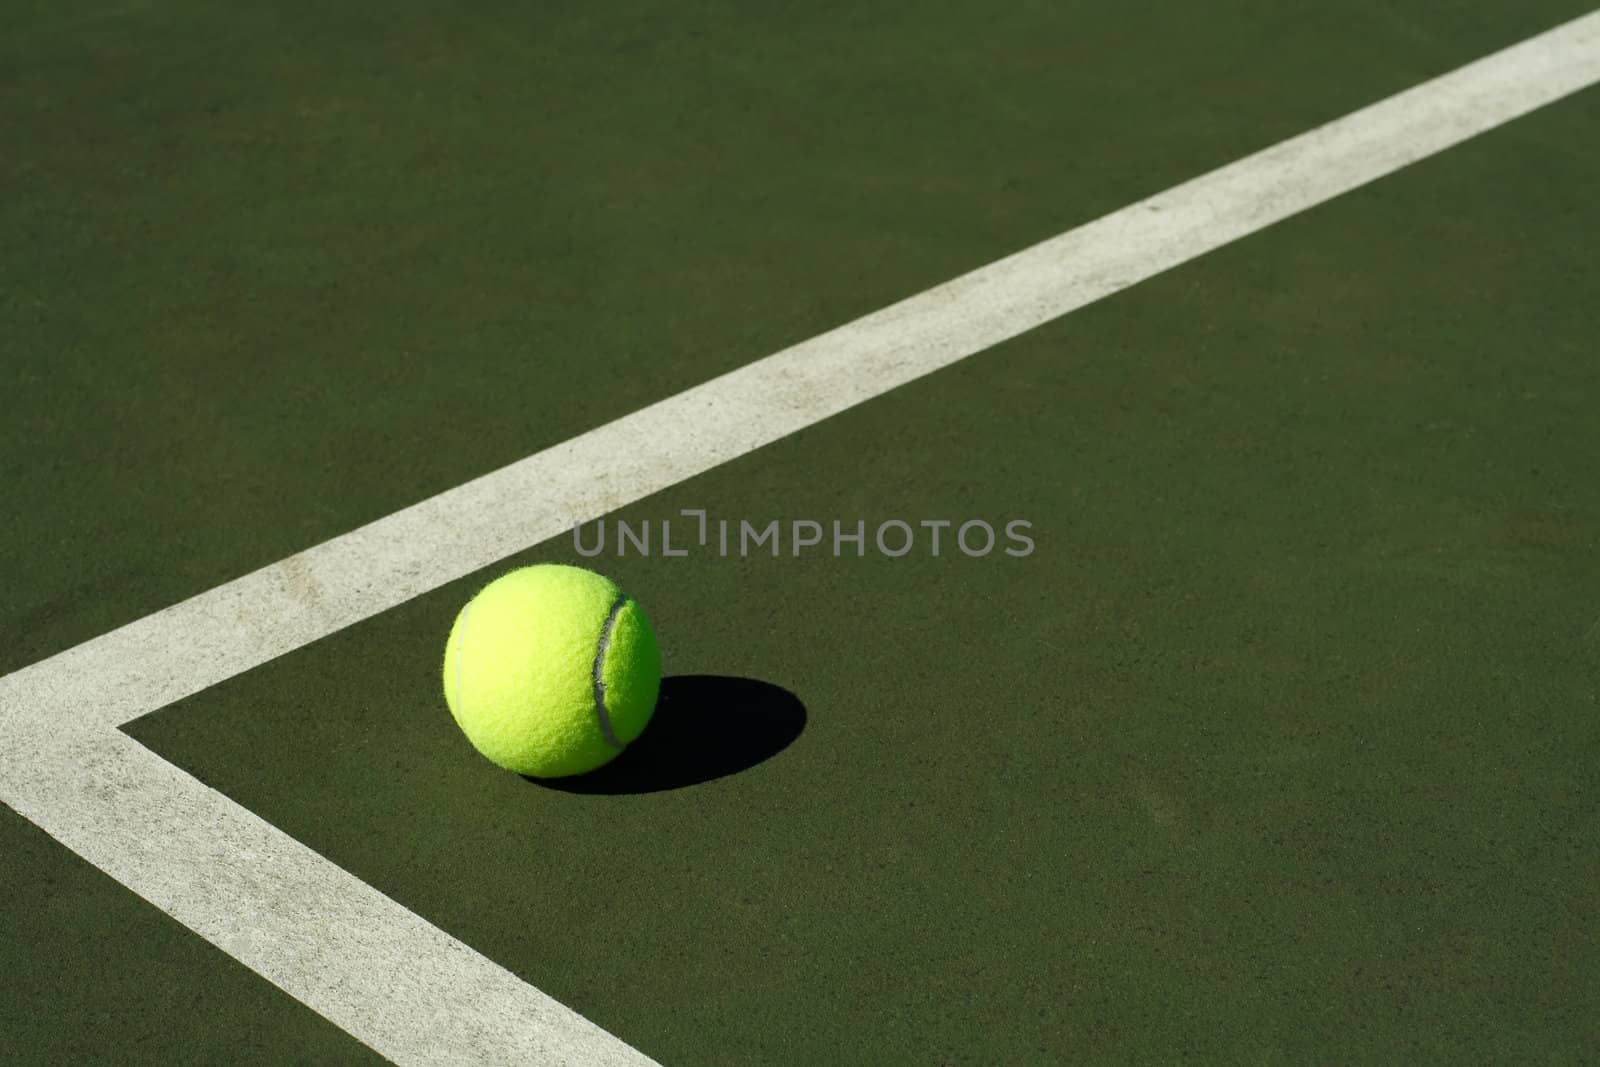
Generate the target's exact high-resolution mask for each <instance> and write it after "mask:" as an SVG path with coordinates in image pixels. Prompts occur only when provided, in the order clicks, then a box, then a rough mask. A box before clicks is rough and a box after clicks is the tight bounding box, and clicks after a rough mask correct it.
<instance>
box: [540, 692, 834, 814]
mask: <svg viewBox="0 0 1600 1067" xmlns="http://www.w3.org/2000/svg"><path fill="white" fill-rule="evenodd" d="M805 727H806V709H805V705H803V704H801V703H800V699H799V698H798V697H796V696H795V695H794V694H793V693H791V692H789V691H788V690H787V689H784V688H782V687H781V686H776V685H771V684H769V683H767V682H758V681H756V680H755V679H753V678H724V677H721V676H718V675H710V674H679V675H673V676H672V677H669V678H663V679H661V695H660V697H659V698H657V700H656V710H655V714H654V715H653V716H652V717H651V719H650V725H649V726H647V727H646V728H645V731H644V733H642V734H640V735H639V738H638V740H636V741H634V742H633V744H631V745H629V746H628V747H627V748H626V749H625V750H624V751H623V753H622V755H620V756H618V757H617V758H616V759H614V760H612V761H611V762H610V763H608V764H606V765H605V766H604V767H601V768H600V769H599V770H597V771H592V772H590V773H589V774H584V775H578V776H575V777H572V778H528V779H527V780H528V781H530V782H533V783H534V784H536V785H542V786H544V787H545V788H547V789H557V790H560V791H562V792H564V793H588V794H609V795H617V794H624V793H659V792H662V791H663V790H667V789H681V788H683V787H684V786H690V785H699V784H700V783H701V782H709V781H712V780H714V779H717V778H723V777H726V776H727V775H730V774H737V773H738V772H740V771H743V770H746V769H748V768H750V767H754V766H755V765H756V764H758V763H761V762H763V761H764V760H768V759H771V758H772V757H773V756H775V755H777V754H778V753H779V752H782V751H783V750H784V749H785V748H787V747H789V745H790V744H791V743H793V741H794V739H795V738H797V737H799V736H800V733H801V731H802V730H804V729H805Z"/></svg>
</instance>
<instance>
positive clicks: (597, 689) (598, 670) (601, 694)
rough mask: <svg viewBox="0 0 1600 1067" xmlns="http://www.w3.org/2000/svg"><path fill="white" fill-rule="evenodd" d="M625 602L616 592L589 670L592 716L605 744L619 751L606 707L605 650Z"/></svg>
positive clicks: (620, 594)
mask: <svg viewBox="0 0 1600 1067" xmlns="http://www.w3.org/2000/svg"><path fill="white" fill-rule="evenodd" d="M627 604H628V595H627V594H626V593H619V594H617V599H616V600H614V601H612V603H611V611H610V612H609V613H608V614H607V615H606V621H605V625H604V626H602V627H600V640H599V641H598V642H597V643H596V644H595V649H594V667H593V669H592V671H591V672H590V678H591V679H592V681H593V683H594V717H595V719H596V721H598V722H599V724H600V736H601V737H603V738H605V742H606V744H608V745H610V746H611V747H612V748H614V749H617V750H619V751H620V750H621V749H622V747H623V746H622V742H620V741H618V740H617V735H616V733H615V732H613V731H612V729H611V713H610V711H608V710H607V709H606V675H605V671H606V652H607V651H608V650H609V649H610V648H611V633H612V631H613V630H615V629H616V628H617V616H619V615H621V614H622V609H623V608H624V607H626V606H627Z"/></svg>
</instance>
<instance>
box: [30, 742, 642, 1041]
mask: <svg viewBox="0 0 1600 1067" xmlns="http://www.w3.org/2000/svg"><path fill="white" fill-rule="evenodd" d="M46 729H47V727H46V725H45V724H44V723H42V722H38V721H34V722H32V723H29V724H28V727H27V728H25V729H24V730H22V731H20V732H19V733H17V734H12V735H11V740H13V741H21V742H23V743H24V744H25V746H26V758H16V757H15V755H14V754H12V753H9V752H8V753H6V754H5V755H4V757H3V761H0V769H3V771H4V774H5V781H6V792H7V794H8V798H7V799H8V800H10V801H11V802H13V803H14V804H15V806H16V808H17V810H18V811H19V812H21V814H22V815H24V816H26V817H28V818H30V819H33V820H34V821H35V822H38V823H39V824H40V825H41V826H43V827H44V828H45V829H47V830H48V831H49V832H50V834H51V835H52V836H53V837H55V838H56V839H57V840H59V841H61V842H62V843H63V844H65V845H66V846H67V847H68V848H71V849H72V850H73V851H75V852H77V853H78V854H79V855H81V856H82V857H83V858H84V859H86V860H88V861H89V862H90V863H93V864H94V865H95V866H96V867H99V868H100V869H101V870H103V871H105V872H106V873H107V874H109V875H111V876H112V877H113V878H116V879H117V880H118V881H120V882H123V883H124V884H125V885H128V886H129V887H131V888H132V889H134V890H135V891H136V892H137V893H138V894H139V895H140V896H142V897H144V898H145V899H146V900H148V901H150V902H151V903H152V904H154V905H156V906H157V907H159V908H161V909H162V910H163V911H165V912H167V913H168V914H170V915H172V916H174V917H176V918H177V919H178V920H179V921H181V922H183V923H184V924H185V925H186V926H188V927H189V928H190V929H192V930H194V931H195V932H196V933H198V934H199V935H200V936H201V937H204V938H205V939H206V940H207V941H210V942H211V943H212V944H214V945H216V946H217V947H218V948H220V949H222V951H224V952H226V953H227V954H228V955H230V956H233V957H234V958H236V959H239V960H241V961H243V962H244V963H246V964H248V965H249V966H250V967H252V968H253V969H254V970H256V971H257V972H259V973H260V974H261V975H263V976H264V977H266V978H267V979H268V980H269V981H271V982H272V983H274V984H275V985H277V986H279V987H281V988H283V989H285V990H287V991H288V992H290V993H291V994H293V995H294V996H295V997H297V998H299V999H300V1000H301V1001H303V1002H305V1003H306V1004H309V1005H311V1006H312V1007H313V1008H315V1009H316V1010H317V1011H318V1012H319V1013H320V1014H322V1015H323V1016H325V1017H327V1018H328V1019H330V1020H332V1021H333V1022H334V1023H336V1024H338V1025H339V1026H340V1027H343V1028H344V1029H345V1030H347V1031H348V1032H350V1033H351V1034H353V1035H355V1036H356V1037H358V1038H360V1039H361V1040H362V1041H363V1042H365V1043H366V1044H367V1045H369V1046H371V1047H372V1048H373V1049H376V1050H377V1051H378V1052H380V1053H382V1054H383V1055H385V1056H387V1057H389V1058H390V1059H391V1060H393V1061H395V1062H396V1063H402V1064H471V1065H474V1067H476V1065H480V1064H573V1065H582V1067H589V1065H591V1064H605V1065H609V1067H649V1065H650V1064H652V1063H653V1062H654V1061H652V1060H650V1059H648V1058H647V1057H645V1056H643V1055H642V1054H640V1053H638V1052H637V1051H635V1050H634V1049H632V1048H630V1047H629V1046H628V1045H626V1044H624V1043H622V1042H621V1041H618V1040H617V1039H616V1038H614V1037H612V1036H611V1035H610V1034H608V1033H606V1032H605V1031H604V1030H601V1029H600V1028H599V1027H597V1026H595V1025H593V1024H592V1023H590V1022H588V1021H587V1020H585V1019H584V1018H583V1017H582V1016H579V1015H577V1014H576V1013H574V1012H573V1011H572V1010H571V1009H569V1008H567V1007H565V1006H564V1005H562V1004H560V1003H558V1002H556V1001H554V1000H552V999H551V998H550V997H548V996H546V995H545V994H543V993H541V992H540V991H539V990H537V989H535V988H534V987H533V986H531V985H529V984H528V983H526V982H524V981H523V980H522V979H520V978H518V977H517V976H516V975H514V974H512V973H511V972H510V971H507V970H505V969H504V968H502V967H499V966H498V965H496V964H494V963H492V962H490V961H489V960H487V959H485V958H484V957H483V956H481V955H479V954H478V953H477V952H475V951H473V950H472V949H470V948H468V947H467V946H466V945H464V944H462V943H461V942H460V941H458V940H456V939H455V938H453V937H451V936H450V935H448V934H446V933H444V932H443V931H442V930H440V929H438V928H437V927H435V926H433V925H432V924H430V923H428V922H427V921H425V920H424V919H422V918H420V917H418V916H417V915H415V914H414V913H412V912H410V911H408V910H406V909H405V908H403V907H400V906H399V905H398V904H396V903H395V902H394V901H393V900H390V899H389V898H388V897H386V896H384V895H383V894H382V893H380V892H378V891H377V890H376V889H373V888H372V887H371V886H369V885H367V884H366V883H365V882H363V881H361V880H360V879H359V878H356V877H355V876H354V875H352V874H349V873H347V872H346V871H344V870H343V869H342V868H340V867H338V866H336V865H334V864H332V863H329V862H328V861H327V860H326V859H324V858H323V857H321V856H319V855H318V854H317V853H315V852H313V851H311V849H309V848H307V847H306V846H304V845H302V844H300V843H299V842H298V841H295V840H294V839H293V838H291V837H289V836H288V835H286V834H284V833H283V832H282V831H281V830H278V829H277V828H275V827H273V826H271V825H269V824H268V823H267V822H265V821H263V820H262V819H260V818H258V817H257V816H255V815H253V814H251V813H250V812H248V811H246V810H245V809H244V808H242V807H240V806H239V805H238V804H236V803H234V802H233V801H231V800H229V799H228V798H227V797H225V796H223V795H222V794H220V793H218V792H216V791H215V790H213V789H211V788H209V787H207V786H205V785H203V784H201V783H200V782H198V781H196V780H195V779H194V778H193V777H191V776H190V775H188V774H187V773H185V772H184V771H182V770H180V769H178V768H177V767H174V766H173V765H172V764H170V763H168V762H166V761H165V760H163V759H162V758H161V757H160V756H157V755H156V754H155V753H154V752H151V751H150V750H149V749H147V748H145V747H144V746H143V745H141V744H139V743H138V742H137V741H134V740H133V739H132V738H130V737H128V736H127V735H126V734H124V733H122V732H121V731H118V730H111V731H101V732H98V733H96V734H93V735H90V734H87V733H84V732H82V731H70V732H68V733H67V734H66V735H64V736H63V735H61V734H60V733H58V732H55V731H50V733H51V736H48V737H45V736H37V735H36V733H35V731H38V732H40V733H43V732H45V731H46ZM7 747H8V748H9V747H10V746H7Z"/></svg>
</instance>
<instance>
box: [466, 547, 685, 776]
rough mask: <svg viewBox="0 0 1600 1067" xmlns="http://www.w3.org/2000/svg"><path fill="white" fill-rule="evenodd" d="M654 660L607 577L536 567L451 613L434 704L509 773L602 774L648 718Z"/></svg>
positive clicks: (644, 631)
mask: <svg viewBox="0 0 1600 1067" xmlns="http://www.w3.org/2000/svg"><path fill="white" fill-rule="evenodd" d="M660 686H661V652H660V650H659V649H658V648H657V647H656V635H655V633H654V631H652V630H651V629H650V621H649V620H648V619H646V618H645V616H644V612H643V611H641V610H640V609H639V605H638V604H636V603H634V602H633V600H632V599H630V598H629V597H628V596H627V594H625V593H623V592H622V590H620V589H618V588H617V587H616V584H615V583H613V582H612V581H611V579H609V578H605V577H602V576H601V575H598V574H595V573H594V572H593V571H586V570H584V569H583V568H581V567H564V566H559V565H557V564H541V565H539V566H534V567H522V568H520V569H518V570H514V571H512V572H510V573H509V574H504V575H501V576H500V577H499V578H496V579H495V580H494V581H492V582H490V583H489V584H488V585H486V586H484V588H483V589H482V591H480V592H479V593H478V595H477V596H475V597H473V598H472V599H471V600H469V601H467V605H466V607H464V608H462V609H461V614H459V615H457V616H456V621H455V625H454V626H453V627H451V629H450V639H449V641H447V642H446V643H445V649H444V699H445V703H447V704H448V705H450V714H451V715H453V716H455V720H456V724H457V725H458V726H460V727H461V731H462V732H463V733H465V734H466V735H467V739H468V740H469V741H471V742H472V745H473V747H474V748H476V749H477V750H478V751H479V752H481V753H483V755H485V756H487V757H488V758H489V759H490V760H491V761H493V762H494V763H497V764H499V765H500V766H501V767H504V768H505V769H507V770H510V771H516V772H517V773H518V774H526V775H529V776H531V777H535V778H563V777H566V776H568V775H573V774H584V773H586V772H588V771H592V770H594V769H595V768H597V767H601V766H604V765H605V764H607V763H609V762H610V761H611V760H612V759H614V758H615V757H616V756H617V754H618V753H620V752H621V751H622V750H623V748H624V747H625V746H626V745H627V744H628V743H629V742H631V741H632V740H633V739H634V738H636V737H638V736H639V735H640V734H641V733H642V732H643V731H644V728H645V725H646V724H647V723H648V722H649V721H650V715H651V713H652V712H654V711H655V706H656V694H657V691H658V690H659V689H660Z"/></svg>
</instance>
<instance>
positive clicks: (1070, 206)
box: [0, 0, 1588, 670]
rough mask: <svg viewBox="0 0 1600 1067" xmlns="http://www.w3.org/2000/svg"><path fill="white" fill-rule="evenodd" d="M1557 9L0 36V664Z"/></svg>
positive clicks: (56, 18) (1276, 135)
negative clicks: (1, 380)
mask: <svg viewBox="0 0 1600 1067" xmlns="http://www.w3.org/2000/svg"><path fill="white" fill-rule="evenodd" d="M1587 6H1588V5H1587V4H1586V3H1584V2H1582V0H1539V2H1530V3H1521V4H1517V5H1515V6H1514V7H1513V6H1511V5H1485V4H1481V3H1459V2H1458V3H1451V4H1447V5H1440V4H1437V3H1429V4H1425V5H1424V4H1387V3H1373V2H1370V0H1360V2H1357V0H1345V2H1342V3H1336V4H1323V5H1319V6H1318V7H1317V8H1316V10H1315V11H1306V10H1295V11H1289V10H1286V9H1284V8H1283V6H1282V5H1280V4H1272V3H1261V2H1258V0H1227V2H1216V3H1210V4H1207V5H1205V9H1204V11H1203V12H1202V13H1200V14H1197V15H1195V16H1194V17H1192V18H1188V19H1174V18H1173V16H1172V13H1171V11H1170V10H1169V9H1168V8H1166V7H1165V6H1162V5H1145V6H1142V7H1139V6H1133V7H1130V5H1126V4H1112V3H1105V2H1096V3H1074V4H1031V5H1011V7H1010V10H1009V13H1008V14H1005V15H1003V16H1001V15H996V14H995V13H994V12H993V11H992V10H991V9H990V8H989V7H986V6H984V5H976V4H968V3H953V2H942V3H937V4H924V5H919V7H918V9H917V11H916V12H914V13H913V12H910V11H908V10H905V9H901V8H894V7H891V6H888V5H879V6H867V7H864V6H863V5H861V4H856V3H813V4H804V5H782V4H748V3H723V4H701V5H695V6H686V5H683V4H664V3H644V2H619V3H612V4H606V5H603V6H602V5H595V4H592V3H577V2H569V3H561V4H541V5H537V6H535V5H527V4H492V3H486V4H477V5H471V6H470V7H468V8H462V7H461V6H459V5H451V4H441V3H418V2H415V0H411V2H402V3H398V4H387V5H382V6H376V5H348V4H344V5H340V4H332V5H330V4H325V3H307V2H304V0H300V2H280V3H274V4H271V5H265V6H263V5H253V6H252V7H251V8H250V9H249V10H241V9H237V8H235V7H217V6H215V5H207V4H201V3H196V2H194V0H172V2H166V3H159V4H156V3H132V4H127V5H121V6H110V7H100V8H92V7H88V6H86V5H81V4H68V5H59V4H48V5H47V4H41V3H21V2H14V3H11V4H8V5H3V6H0V142H3V143H4V144H5V145H7V151H5V152H0V238H3V239H0V321H3V323H4V328H3V330H0V346H3V347H0V360H3V366H4V369H5V372H6V374H5V382H6V395H7V417H6V418H5V419H4V420H0V486H4V489H5V493H6V503H7V512H8V516H9V521H8V522H7V523H5V524H4V525H3V526H0V560H3V561H5V562H6V563H7V564H8V565H9V568H10V569H11V570H12V572H13V573H17V572H22V573H26V575H27V579H26V581H24V582H22V583H20V584H18V585H16V586H14V587H13V589H12V591H11V595H10V596H8V597H7V598H5V599H4V601H3V602H0V632H4V633H6V634H7V635H8V637H9V639H8V640H7V641H6V642H5V644H4V647H0V670H10V669H14V668H17V667H20V666H23V665H24V664H27V663H30V662H32V661H34V660H36V659H39V658H41V657H43V656H45V655H47V654H50V653H53V652H56V651H60V650H61V649H63V648H66V647H69V646H71V645H73V644H76V643H77V642H79V641H83V640H86V639H88V638H90V637H93V636H94V635H96V634H98V633H101V632H103V631H104V630H106V629H108V628H110V627H112V626H114V625H117V624H120V623H124V622H128V621H131V620H132V619H135V618H138V617H140V616H142V615H144V614H146V613H148V612H150V611H154V610H157V609H159V608H162V607H165V606H166V605H168V604H171V603H173V602H175V601H177V600H180V599H182V598H184V597H186V596H189V595H192V594H194V593H197V592H201V591H203V590H205V589H208V588H211V587H212V586H214V585H216V584H218V583H220V582H223V581H226V580H227V579H230V578H233V577H236V576H237V575H239V574H241V573H244V572H246V571H249V570H252V569H254V568H255V567H258V566H261V565H264V564H266V563H270V562H273V561H275V560H277V559H280V558H282V557H283V556H285V555H288V554H290V553H291V552H294V551H297V550H299V549H301V548H304V547H306V546H307V545H309V544H313V543H315V542H317V541H319V540H323V539H325V538H328V537H333V536H337V535H338V534H340V533H343V532H345V531H346V530H349V529H351V528H353V527H355V526H357V525H360V524H361V523H364V522H367V521H370V520H372V519H375V518H378V517H380V516H382V515H386V514H388V513H390V512H392V511H394V510H396V509H397V508H400V507H403V506H405V505H407V504H410V503H413V502H415V501H416V500H418V499H420V498H422V497H425V496H427V495H430V494H432V493H435V492H438V491H441V490H443V489H446V488H449V487H451V486H454V485H456V484H459V483H460V482H462V481H464V480H466V479H467V478H470V477H473V476H476V475H478V474H481V473H483V472H485V471H487V470H491V469H493V468H495V467H497V466H499V465H501V464H503V463H506V462H510V461H512V460H515V459H518V458H520V457H522V456H524V455H526V454H528V453H529V452H532V451H535V450H537V449H539V448H541V447H544V446H547V445H550V444H553V443H555V442H557V441H561V440H564V439H566V438H567V437H570V436H572V435H574V434H576V433H580V432H582V431H584V430H587V429H589V428H591V427H592V426H595V425H597V424H599V423H601V422H603V421H605V420H607V419H609V418H612V417H615V416H617V415H621V414H623V413H625V412H628V411H631V410H633V409H635V408H638V407H640V406H643V405H644V404H647V403H650V402H652V401H654V400H657V399H659V398H661V397H662V396H665V395H667V394H669V393H671V392H674V391H676V390H678V389H681V388H684V387H687V386H689V385H693V384H696V383H697V382H700V381H702V380H704V379H705V378H708V377H710V376H711V375H713V374H714V373H716V372H719V371H722V370H727V369H729V368H732V367H735V366H738V365H741V364H743V363H745V362H748V361H749V360H751V359H754V358H757V357H759V356H762V355H765V354H767V353H768V352H771V351H774V350H776V349H778V348H780V347H783V346H784V345H786V344H790V343H793V342H796V341H799V340H803V339H805V338H807V337H810V336H812V335H814V334H816V333H818V332H820V331H822V330H824V329H827V328H829V327H831V326H834V325H837V324H839V323H841V322H844V321H847V320H849V319H850V318H853V317H855V316H857V315H859V314H862V313H865V312H867V311H870V310H873V309H875V308H877V307H881V306H883V305H884V304H886V303H889V302H891V301H893V300H896V299H899V298H900V297H903V296H906V295H909V294H911V293H914V292H918V291H920V290H922V289H923V288H925V287H927V286H928V285H931V284H934V283H937V282H939V281H943V280H945V279H946V278H948V277H951V276H953V275H955V274H957V273H960V272H962V271H965V270H968V269H971V268H972V267H975V266H978V265H981V264H983V263H985V262H988V261H990V260H992V259H994V258H996V257H997V256H999V255H1002V254H1005V253H1007V252H1010V251H1013V250H1015V249H1016V248H1019V247H1021V246H1024V245H1027V244H1030V243H1032V242H1034V241H1037V240H1040V239H1042V238H1044V237H1048V236H1050V235H1052V234H1054V233H1057V232H1059V231H1060V230H1062V229H1065V228H1067V227H1069V226H1071V225H1074V224H1077V223H1080V222H1084V221H1087V220H1089V219H1092V218H1095V217H1097V216H1099V215H1101V214H1103V213H1105V212H1107V211H1110V210H1114V209H1116V208H1118V207H1121V206H1122V205H1124V204H1126V203H1128V202H1130V201H1132V200H1135V199H1137V198H1139V197H1141V196H1144V195H1146V194H1149V193H1152V192H1156V191H1159V190H1161V189H1164V188H1167V187H1169V186H1170V185H1172V184H1174V183H1176V182H1179V181H1182V180H1185V179H1187V178H1189V177H1192V176H1193V175H1195V174H1197V173H1199V172H1202V171H1204V170H1207V169H1209V168H1211V167H1214V166H1217V165H1220V164H1223V163H1227V162H1230V161H1231V160H1233V159H1235V158H1237V157H1238V156H1240V155H1243V154H1245V153H1247V152H1250V151H1253V150H1255V149H1257V148H1261V147H1263V146H1265V145H1268V144H1272V143H1275V142H1276V141H1278V140H1281V139H1282V138H1284V137H1287V136H1291V135H1293V134H1296V133H1299V132H1301V131H1302V130H1303V129H1305V128H1307V127H1309V126H1312V125H1315V124H1316V123H1319V122H1322V121H1325V120H1327V119H1330V118H1333V117H1336V116H1338V115H1341V114H1343V113H1345V112H1347V111H1349V110H1351V109H1353V108H1355V107H1358V106H1360V105H1363V104H1366V103H1369V102H1371V101H1373V100H1375V99H1378V98H1381V97H1383V96H1385V95H1388V94H1390V93H1392V92H1395V91H1397V90H1399V89H1403V88H1405V87H1407V86H1410V85H1412V84H1414V83H1415V82H1417V81H1419V80H1421V79H1423V78H1426V77H1428V76H1431V75H1433V74H1437V73H1440V72H1442V71H1444V70H1447V69H1450V68H1452V67H1454V66H1456V65H1457V64H1459V63H1461V62H1464V61H1466V60H1469V59H1472V58H1475V57H1477V56H1479V55H1481V54H1483V53H1485V52H1488V51H1491V50H1493V49H1495V48H1499V47H1502V46H1504V45H1506V44H1508V43H1511V42H1513V41H1515V40H1518V39H1520V38H1522V37H1524V36H1526V35H1528V34H1530V33H1533V32H1536V31H1538V30H1542V29H1545V28H1547V27H1549V26H1551V25H1553V24H1555V23H1557V22H1559V21H1561V20H1562V19H1564V18H1569V17H1572V16H1573V15H1575V14H1578V13H1579V12H1581V11H1582V10H1584V9H1585V8H1586V7H1587Z"/></svg>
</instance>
